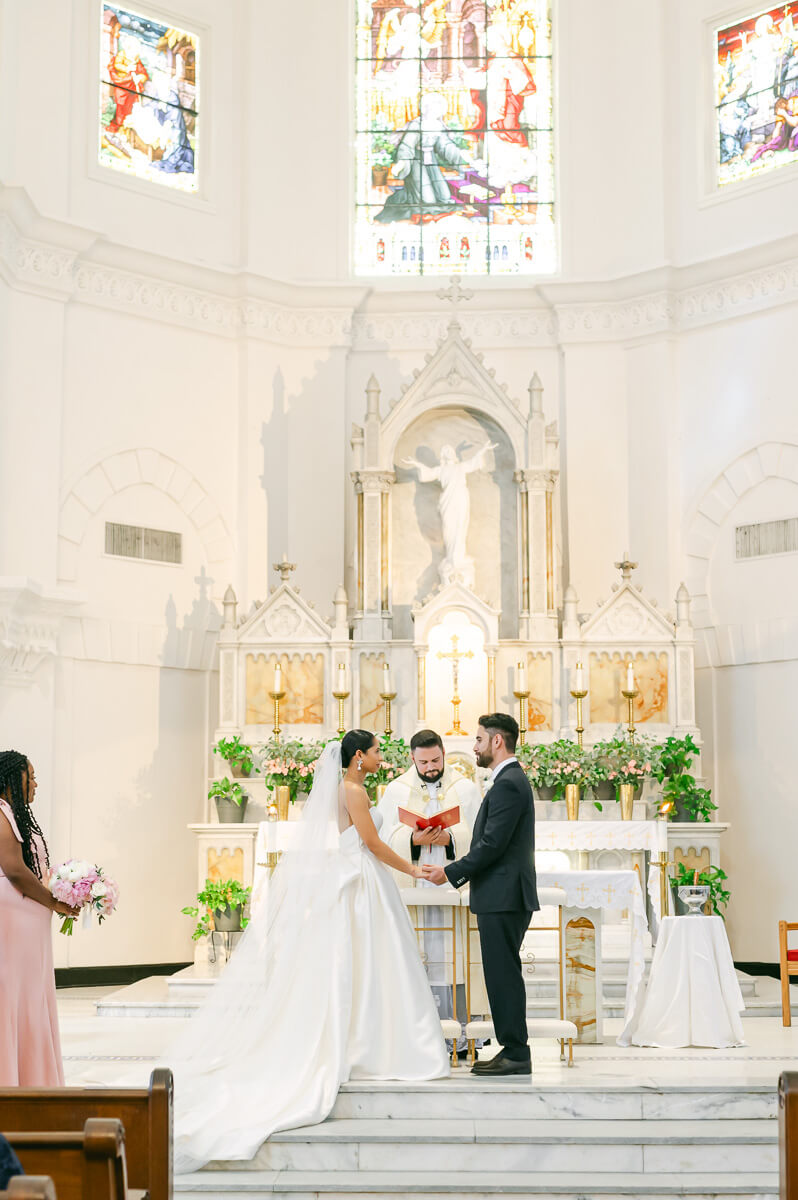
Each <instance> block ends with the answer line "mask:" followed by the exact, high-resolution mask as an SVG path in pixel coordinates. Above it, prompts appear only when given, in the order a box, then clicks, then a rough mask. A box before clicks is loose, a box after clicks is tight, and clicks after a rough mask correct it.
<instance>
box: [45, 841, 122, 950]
mask: <svg viewBox="0 0 798 1200" xmlns="http://www.w3.org/2000/svg"><path fill="white" fill-rule="evenodd" d="M49 883H50V891H51V892H52V894H53V895H54V896H55V898H56V900H61V901H62V902H63V903H64V904H70V905H71V906H72V907H73V908H79V909H81V910H82V912H83V923H84V925H88V924H90V923H91V914H92V913H93V912H95V913H96V914H97V919H98V921H99V922H100V924H102V922H103V921H104V920H105V918H106V917H110V915H111V913H112V912H113V911H114V909H115V908H116V906H117V903H118V902H119V888H118V886H117V884H116V883H115V882H114V880H113V879H111V878H110V877H109V876H108V875H106V874H105V872H104V871H103V869H102V867H93V866H92V865H91V863H88V862H83V861H82V860H81V859H79V858H70V859H69V861H68V862H65V863H61V865H60V866H58V867H55V868H54V870H53V871H52V872H51V874H50V881H49ZM74 924H75V918H74V917H64V922H63V924H62V926H61V929H60V932H61V933H66V934H67V935H68V936H70V937H71V936H72V929H73V926H74Z"/></svg>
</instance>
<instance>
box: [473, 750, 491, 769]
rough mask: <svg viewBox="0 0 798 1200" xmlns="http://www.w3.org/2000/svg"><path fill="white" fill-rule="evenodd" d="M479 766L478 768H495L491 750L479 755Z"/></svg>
mask: <svg viewBox="0 0 798 1200" xmlns="http://www.w3.org/2000/svg"><path fill="white" fill-rule="evenodd" d="M477 766H478V767H492V766H493V755H492V754H491V752H490V750H483V751H482V753H481V754H478V755H477Z"/></svg>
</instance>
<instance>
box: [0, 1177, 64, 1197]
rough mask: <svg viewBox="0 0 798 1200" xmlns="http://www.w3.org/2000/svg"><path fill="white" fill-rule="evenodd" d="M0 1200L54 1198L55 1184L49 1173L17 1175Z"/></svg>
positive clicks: (9, 1183) (10, 1181)
mask: <svg viewBox="0 0 798 1200" xmlns="http://www.w3.org/2000/svg"><path fill="white" fill-rule="evenodd" d="M0 1200H56V1194H55V1184H54V1183H53V1181H52V1179H51V1178H50V1176H49V1175H17V1176H15V1178H14V1179H10V1180H9V1181H8V1191H7V1192H0Z"/></svg>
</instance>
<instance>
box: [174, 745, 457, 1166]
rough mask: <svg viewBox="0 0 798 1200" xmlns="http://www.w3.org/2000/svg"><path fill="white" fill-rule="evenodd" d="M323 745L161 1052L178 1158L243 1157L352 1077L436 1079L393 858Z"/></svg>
mask: <svg viewBox="0 0 798 1200" xmlns="http://www.w3.org/2000/svg"><path fill="white" fill-rule="evenodd" d="M340 795H341V751H340V745H339V744H338V743H334V744H333V745H331V746H328V747H327V749H326V750H325V751H324V754H323V755H322V757H321V759H320V760H319V765H318V767H317V770H316V777H315V781H314V785H313V791H312V793H311V796H310V799H309V800H308V803H307V805H306V807H305V812H304V814H303V820H302V822H301V829H299V830H298V831H297V832H298V837H297V838H296V843H295V845H294V848H293V850H292V851H291V853H286V854H285V855H284V856H283V859H282V860H281V862H280V864H279V865H278V867H277V869H276V870H275V872H274V874H273V876H272V878H271V880H270V881H269V884H268V894H267V895H266V896H265V898H263V899H262V902H261V904H260V907H259V908H258V910H257V914H256V916H255V917H254V918H253V920H252V921H251V922H250V924H249V926H248V928H247V929H246V931H245V933H244V935H243V937H242V938H241V940H240V942H239V945H238V947H237V948H236V950H235V953H234V954H233V955H232V956H231V959H230V963H229V965H228V966H227V967H226V969H225V971H224V974H223V975H222V976H221V978H220V980H219V982H218V983H217V984H216V986H215V987H214V989H213V993H212V995H211V997H210V998H209V1000H208V1001H207V1003H206V1004H205V1005H204V1007H203V1008H202V1009H201V1010H200V1012H199V1013H198V1014H197V1016H196V1017H194V1018H193V1020H192V1021H191V1022H190V1023H189V1026H188V1028H187V1030H186V1032H185V1034H184V1035H183V1036H182V1037H181V1038H180V1039H179V1040H178V1042H177V1043H176V1045H175V1046H174V1047H173V1048H172V1050H171V1051H170V1052H169V1053H168V1054H167V1055H165V1056H164V1065H167V1066H170V1067H171V1068H172V1069H173V1071H174V1073H175V1170H176V1172H178V1173H183V1172H187V1171H193V1170H197V1169H198V1168H199V1167H201V1166H203V1165H204V1164H206V1163H208V1162H210V1161H212V1160H219V1159H249V1158H251V1157H252V1156H253V1155H254V1154H255V1152H256V1151H257V1149H258V1147H259V1146H260V1145H261V1143H262V1142H263V1141H264V1140H265V1139H266V1138H268V1137H269V1136H270V1135H271V1134H272V1133H275V1132H276V1131H277V1130H280V1129H292V1128H296V1127H297V1126H300V1125H311V1124H315V1123H316V1122H318V1121H323V1120H324V1119H325V1117H327V1116H328V1115H329V1113H330V1111H331V1109H332V1107H333V1104H334V1103H335V1098H336V1095H337V1093H338V1089H339V1087H340V1086H341V1084H342V1083H344V1082H345V1081H346V1080H348V1079H399V1080H413V1081H418V1080H426V1079H439V1078H442V1077H444V1076H446V1075H448V1074H449V1060H448V1056H447V1052H446V1045H445V1042H444V1039H443V1036H442V1033H441V1026H440V1021H439V1018H438V1013H437V1009H436V1006H435V1002H434V1000H433V998H432V994H431V992H430V989H429V984H428V983H427V978H426V975H425V972H424V968H423V966H422V963H421V958H420V956H419V951H418V946H417V942H416V937H415V934H414V932H413V929H412V926H411V924H410V920H409V917H408V914H407V911H406V909H405V906H404V904H403V902H402V900H401V897H400V895H399V891H398V889H397V887H396V885H395V883H394V882H393V879H392V877H391V872H390V870H389V869H388V868H387V867H386V866H384V865H383V864H382V863H381V862H380V861H379V860H378V859H376V858H375V857H374V855H373V854H371V852H370V851H369V850H367V849H366V847H365V846H364V845H363V843H362V842H361V840H360V838H359V836H358V834H357V831H356V829H355V828H354V826H353V825H351V824H349V825H348V827H344V826H346V823H347V822H348V821H349V816H348V814H347V813H346V811H345V809H343V808H342V801H341V799H340Z"/></svg>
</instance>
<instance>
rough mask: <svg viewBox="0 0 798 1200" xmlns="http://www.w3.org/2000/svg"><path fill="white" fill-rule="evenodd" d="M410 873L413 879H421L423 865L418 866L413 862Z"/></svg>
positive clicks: (422, 876)
mask: <svg viewBox="0 0 798 1200" xmlns="http://www.w3.org/2000/svg"><path fill="white" fill-rule="evenodd" d="M410 874H411V875H412V876H413V878H414V879H423V878H424V869H423V867H419V866H417V865H416V864H415V863H414V864H413V866H412V867H411V868H410Z"/></svg>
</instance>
